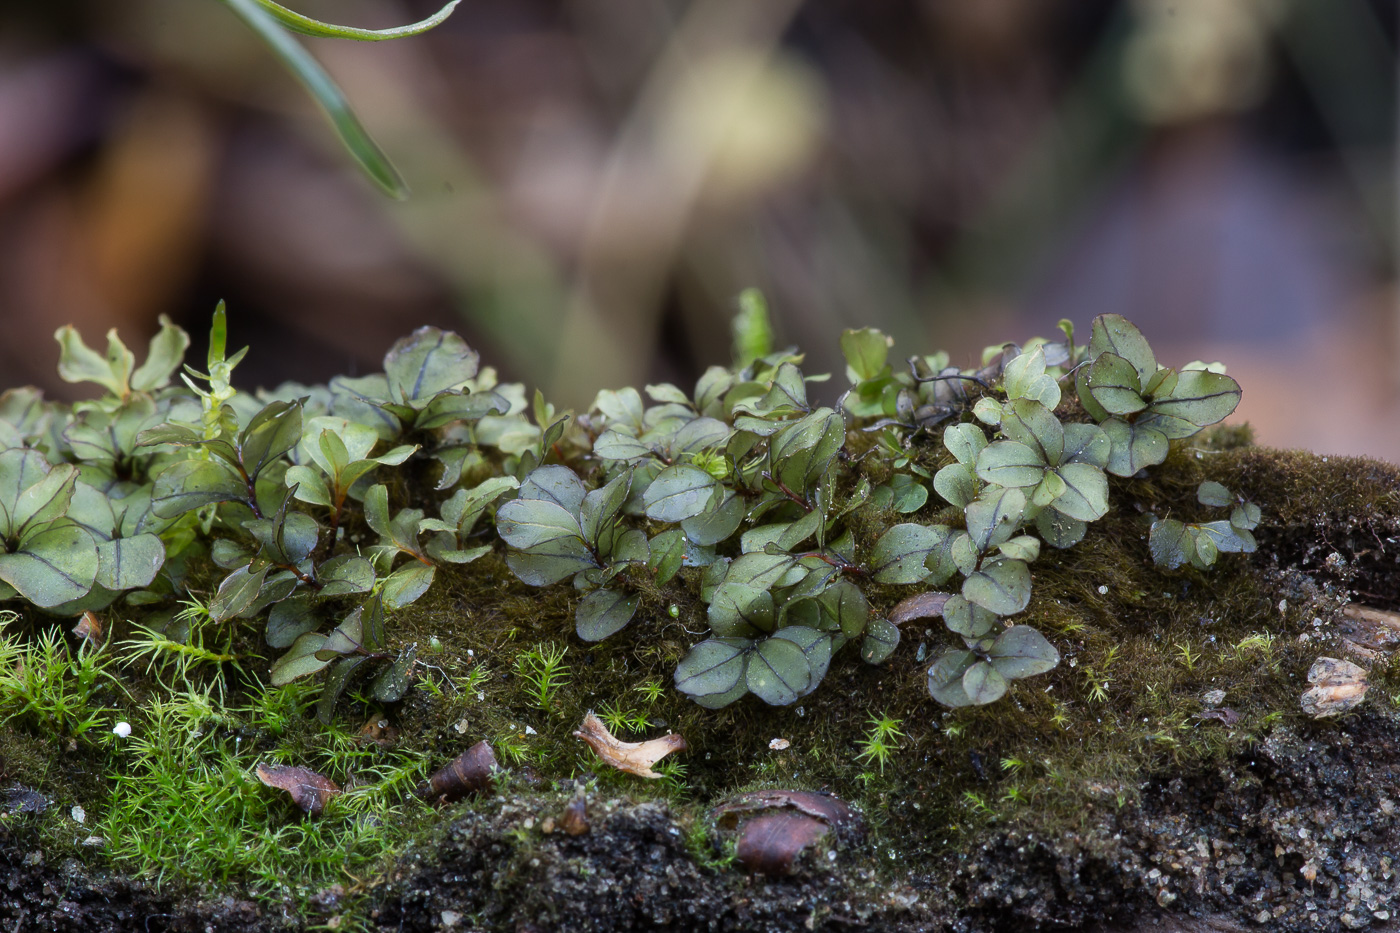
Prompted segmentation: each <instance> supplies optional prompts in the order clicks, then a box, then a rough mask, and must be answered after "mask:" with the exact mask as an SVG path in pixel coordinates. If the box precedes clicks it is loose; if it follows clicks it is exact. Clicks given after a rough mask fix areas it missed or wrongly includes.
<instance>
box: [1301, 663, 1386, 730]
mask: <svg viewBox="0 0 1400 933" xmlns="http://www.w3.org/2000/svg"><path fill="white" fill-rule="evenodd" d="M1308 683H1310V684H1312V685H1313V686H1312V688H1311V689H1309V690H1308V691H1307V692H1306V693H1304V694H1303V696H1302V699H1301V700H1300V701H1299V702H1300V704H1301V705H1302V707H1303V712H1305V713H1307V714H1308V715H1309V716H1312V717H1313V718H1314V719H1324V718H1326V717H1328V716H1340V715H1341V714H1342V713H1345V712H1346V711H1347V710H1350V709H1352V708H1354V707H1355V706H1357V705H1358V704H1359V703H1360V702H1361V701H1362V700H1364V699H1365V698H1366V690H1367V688H1368V687H1369V684H1368V683H1367V682H1366V671H1365V669H1364V668H1361V667H1358V666H1357V665H1355V664H1352V663H1351V662H1350V661H1341V660H1338V659H1337V658H1318V659H1317V660H1316V661H1314V662H1313V666H1312V667H1311V668H1310V669H1309V670H1308Z"/></svg>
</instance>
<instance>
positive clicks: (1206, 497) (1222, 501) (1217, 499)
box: [1196, 480, 1235, 507]
mask: <svg viewBox="0 0 1400 933" xmlns="http://www.w3.org/2000/svg"><path fill="white" fill-rule="evenodd" d="M1196 501H1197V502H1199V503H1201V505H1214V506H1220V507H1223V506H1227V505H1233V504H1234V502H1235V497H1234V496H1232V495H1230V490H1228V489H1226V488H1225V487H1224V486H1222V485H1220V484H1219V483H1217V482H1215V481H1213V480H1206V481H1205V482H1204V483H1202V484H1201V485H1200V486H1198V487H1196Z"/></svg>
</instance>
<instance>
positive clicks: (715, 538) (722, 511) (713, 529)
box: [681, 489, 744, 547]
mask: <svg viewBox="0 0 1400 933" xmlns="http://www.w3.org/2000/svg"><path fill="white" fill-rule="evenodd" d="M743 520H744V499H743V497H742V496H738V495H735V494H734V492H733V491H732V490H729V489H724V490H723V498H721V499H720V502H719V504H718V505H717V506H716V505H715V504H714V499H713V498H712V499H711V500H710V505H708V506H706V509H705V511H704V512H701V513H700V514H699V515H693V516H691V517H690V518H687V519H685V520H684V521H682V522H681V529H682V530H683V531H684V532H685V536H686V537H687V538H689V539H690V542H691V543H692V544H697V545H700V546H701V547H709V546H711V545H715V544H719V543H720V542H721V541H724V540H726V539H728V538H729V536H730V535H732V534H734V532H735V531H737V530H738V529H739V525H740V523H742V522H743Z"/></svg>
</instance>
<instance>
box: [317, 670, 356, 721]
mask: <svg viewBox="0 0 1400 933" xmlns="http://www.w3.org/2000/svg"><path fill="white" fill-rule="evenodd" d="M334 658H335V656H334V655H332V656H331V659H332V660H334ZM367 660H368V659H367V658H364V657H349V658H341V659H340V660H338V661H335V663H334V664H332V665H331V669H330V671H329V672H328V673H327V674H326V682H325V683H324V684H322V685H321V697H320V699H318V700H317V701H316V719H317V720H318V721H320V722H322V723H327V724H329V723H330V721H331V719H332V718H333V717H334V716H335V704H336V703H337V702H339V700H340V695H341V694H342V693H344V692H345V688H346V687H348V686H349V685H350V678H351V677H352V676H353V675H354V673H355V671H357V670H359V669H360V668H361V667H362V666H364V664H365V662H366V661H367Z"/></svg>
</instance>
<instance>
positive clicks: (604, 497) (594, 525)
mask: <svg viewBox="0 0 1400 933" xmlns="http://www.w3.org/2000/svg"><path fill="white" fill-rule="evenodd" d="M631 485H632V471H631V470H624V471H623V472H621V473H619V474H618V475H617V476H616V477H614V478H613V480H612V482H610V483H608V484H607V485H606V486H604V487H602V488H601V489H595V490H593V491H592V492H590V493H589V494H588V495H586V496H584V498H583V503H582V504H581V505H580V507H579V527H580V529H581V530H582V532H583V540H585V541H587V542H588V543H589V544H590V545H593V546H594V547H597V546H598V541H599V536H600V534H601V533H602V532H603V531H604V530H605V529H607V528H609V527H610V526H611V525H612V524H613V522H614V521H616V519H617V516H618V513H620V512H621V511H622V505H623V503H625V502H626V501H627V492H628V490H629V489H630V488H631ZM604 556H605V557H606V556H607V555H606V554H605V555H604Z"/></svg>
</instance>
